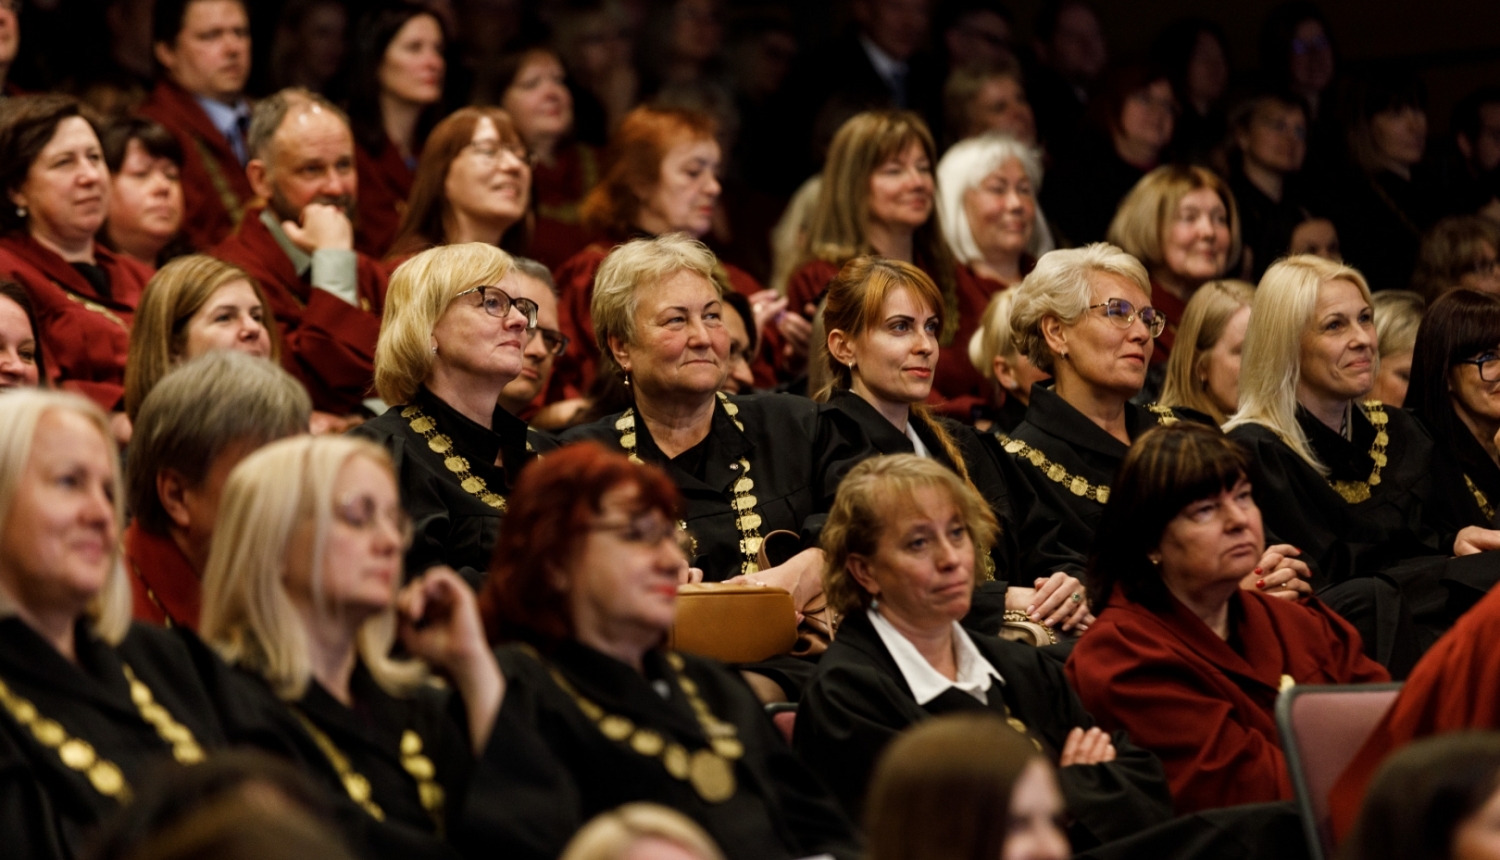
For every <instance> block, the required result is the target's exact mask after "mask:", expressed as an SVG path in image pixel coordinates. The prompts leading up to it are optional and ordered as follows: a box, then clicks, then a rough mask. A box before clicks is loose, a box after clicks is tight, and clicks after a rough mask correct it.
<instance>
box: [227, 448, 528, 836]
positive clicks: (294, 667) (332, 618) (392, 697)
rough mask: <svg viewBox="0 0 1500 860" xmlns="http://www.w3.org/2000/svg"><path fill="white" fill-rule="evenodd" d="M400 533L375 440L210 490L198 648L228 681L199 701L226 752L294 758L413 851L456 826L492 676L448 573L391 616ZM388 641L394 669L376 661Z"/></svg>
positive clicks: (267, 461)
mask: <svg viewBox="0 0 1500 860" xmlns="http://www.w3.org/2000/svg"><path fill="white" fill-rule="evenodd" d="M410 525H411V523H410V520H408V519H407V517H406V514H405V513H404V512H403V511H402V509H401V504H400V499H399V498H398V496H397V491H396V479H395V472H394V470H393V468H392V464H391V459H390V456H389V455H388V454H387V453H386V452H385V450H384V449H382V448H380V447H379V446H377V445H375V444H374V443H372V442H369V441H366V440H363V439H354V438H349V437H346V436H331V437H330V436H323V437H318V436H298V437H294V438H291V439H283V440H281V441H279V442H274V443H272V444H270V445H267V446H266V447H264V448H261V449H260V450H258V451H256V452H255V453H254V454H251V455H250V456H249V457H247V458H245V460H244V461H243V462H241V463H240V464H239V465H238V466H236V467H235V469H234V471H233V472H231V473H230V475H229V480H228V481H227V483H226V484H225V487H224V498H223V504H222V505H221V507H220V511H219V517H218V523H217V529H216V530H217V532H218V537H217V538H216V539H215V540H214V544H213V550H212V552H211V553H210V555H209V559H208V570H207V571H206V573H205V575H204V579H203V624H202V636H203V640H204V641H205V642H207V643H208V644H209V645H210V646H212V647H213V649H214V650H215V651H217V652H218V654H219V656H221V657H222V658H223V659H224V661H225V662H227V663H228V664H229V666H230V667H232V668H229V669H225V668H224V667H223V666H222V665H218V666H217V671H215V672H214V673H213V675H214V681H213V688H214V691H215V694H216V697H217V702H216V705H217V706H218V707H219V708H220V710H221V712H222V713H223V714H224V721H225V731H226V733H227V734H228V735H229V736H230V738H231V739H232V740H233V741H234V742H236V743H241V744H246V743H248V744H250V745H254V746H257V747H260V748H262V749H265V750H267V751H269V752H272V753H275V754H277V755H281V756H284V757H287V758H290V759H291V760H293V761H294V762H297V763H298V764H299V765H301V766H302V767H303V768H304V769H305V770H306V771H308V772H309V773H311V774H313V775H315V777H316V778H318V779H319V780H320V781H321V782H322V783H323V784H324V785H325V787H326V788H327V789H328V790H330V791H331V792H333V793H334V796H335V797H340V798H341V799H342V798H347V800H348V803H345V804H343V806H344V808H345V809H348V808H349V807H351V806H357V807H359V808H361V809H362V810H363V812H364V814H365V815H367V816H368V818H369V819H370V820H369V821H364V822H362V823H363V824H365V825H366V828H367V829H366V830H365V832H366V833H368V834H371V837H370V838H371V840H372V841H373V839H374V838H375V837H374V836H373V834H376V833H380V834H382V836H381V838H384V834H390V835H391V836H392V838H395V836H396V835H397V834H399V835H400V836H402V837H404V838H405V839H407V840H409V841H411V842H413V843H415V844H418V845H421V844H424V843H428V842H431V841H433V839H434V837H435V838H437V839H441V838H442V836H443V834H444V832H445V830H446V829H447V827H448V826H449V823H450V822H451V823H453V824H457V823H458V822H460V821H461V820H462V816H463V810H464V804H463V798H464V795H463V786H464V784H465V782H466V781H467V779H468V777H469V775H470V772H471V771H472V769H473V757H474V756H475V755H477V754H478V753H479V752H480V751H481V750H483V749H484V748H485V746H486V744H487V742H488V739H489V734H490V729H491V727H492V726H493V725H494V720H495V714H496V713H497V712H498V710H499V708H500V702H501V699H502V697H503V693H504V679H503V678H502V677H501V675H500V670H499V666H498V665H497V663H496V662H495V658H494V655H493V654H492V653H491V651H490V649H489V648H488V647H487V645H486V643H485V641H484V631H483V626H482V624H481V623H480V620H479V614H478V611H477V608H476V606H475V603H474V595H473V592H472V591H470V589H469V588H468V586H466V585H465V584H464V582H463V580H461V579H459V578H458V577H457V576H456V575H454V573H453V572H452V571H451V570H441V571H429V572H428V573H426V574H424V575H423V576H422V577H420V578H419V579H418V580H417V581H415V582H413V583H412V584H411V585H410V586H408V587H407V588H406V589H404V590H402V591H401V593H400V599H399V605H398V599H397V591H398V589H400V588H401V555H402V546H403V544H404V542H405V540H406V539H407V537H408V536H409V535H410ZM398 628H399V634H400V641H401V643H402V645H403V646H404V650H405V652H406V653H407V654H409V655H412V657H409V658H407V659H401V660H398V659H396V658H393V657H391V656H390V654H391V649H392V646H393V645H394V644H395V641H396V639H397V634H398ZM413 658H415V659H413ZM429 672H438V673H440V674H441V675H442V676H443V677H444V678H445V679H446V681H447V683H448V685H449V687H448V689H451V690H452V691H454V693H456V695H457V696H458V698H459V701H457V702H453V703H451V705H450V702H449V701H448V700H449V698H450V694H449V693H448V692H447V690H443V689H440V688H439V687H437V686H436V685H433V684H431V683H428V681H429ZM455 711H461V712H462V713H463V714H464V716H465V717H466V720H465V721H460V720H457V719H455V718H454V712H455ZM465 725H466V726H467V731H465V730H464V727H465ZM381 825H383V826H381ZM412 831H415V833H413V832H412ZM417 834H423V835H425V837H426V838H418V837H417ZM425 853H426V854H427V855H429V856H430V855H432V854H435V853H437V852H436V851H433V850H429V851H427V852H425Z"/></svg>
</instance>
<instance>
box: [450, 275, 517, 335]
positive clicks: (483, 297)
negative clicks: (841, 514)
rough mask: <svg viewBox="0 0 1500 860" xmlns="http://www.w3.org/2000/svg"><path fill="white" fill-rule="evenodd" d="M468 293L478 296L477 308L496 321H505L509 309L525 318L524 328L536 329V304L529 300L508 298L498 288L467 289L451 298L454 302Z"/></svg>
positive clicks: (508, 295)
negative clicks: (518, 312)
mask: <svg viewBox="0 0 1500 860" xmlns="http://www.w3.org/2000/svg"><path fill="white" fill-rule="evenodd" d="M470 293H478V294H479V306H480V307H482V308H484V312H485V313H487V314H489V315H490V316H492V317H495V318H496V319H505V317H506V316H507V315H508V314H510V309H511V308H515V309H516V310H518V311H520V312H521V314H522V315H523V316H525V317H526V328H528V329H534V328H536V312H537V304H536V302H534V301H532V300H531V299H513V298H511V297H510V293H507V292H506V291H504V290H502V289H500V288H499V287H487V286H486V287H470V288H469V289H467V290H464V291H463V292H461V293H459V294H458V295H456V296H454V297H453V298H454V300H455V301H456V300H458V299H461V298H463V297H464V296H467V295H468V294H470Z"/></svg>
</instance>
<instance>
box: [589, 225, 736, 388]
mask: <svg viewBox="0 0 1500 860" xmlns="http://www.w3.org/2000/svg"><path fill="white" fill-rule="evenodd" d="M718 264H719V261H718V259H717V258H715V257H714V252H713V251H710V250H708V246H707V245H705V244H703V243H702V242H699V241H698V240H697V239H694V238H692V237H691V236H688V235H687V234H686V233H667V234H666V235H663V236H657V237H656V238H654V239H633V240H631V241H629V242H626V243H625V244H623V245H618V246H616V247H615V249H614V250H613V251H610V252H609V256H608V257H605V258H604V262H603V263H601V264H600V266H599V271H598V273H596V274H595V275H594V297H593V299H592V300H590V302H589V316H590V317H592V318H593V320H594V339H595V341H596V342H597V343H598V344H599V354H600V355H602V356H604V357H605V358H606V360H608V361H609V362H611V363H613V362H614V360H615V357H614V356H615V353H614V350H612V349H610V346H609V340H610V338H616V339H618V340H619V341H620V342H621V343H626V344H629V343H635V311H636V308H637V307H639V306H640V303H641V288H642V287H644V286H647V285H651V286H655V285H657V284H659V283H661V282H662V281H664V280H666V279H667V278H668V277H669V276H671V275H675V274H677V273H678V272H682V271H688V272H693V273H694V274H698V275H702V276H703V277H704V279H705V280H707V281H708V282H709V283H710V284H713V285H714V289H716V290H720V292H721V294H722V288H721V287H719V282H718V279H717V278H715V277H714V269H715V268H716V267H717V266H718Z"/></svg>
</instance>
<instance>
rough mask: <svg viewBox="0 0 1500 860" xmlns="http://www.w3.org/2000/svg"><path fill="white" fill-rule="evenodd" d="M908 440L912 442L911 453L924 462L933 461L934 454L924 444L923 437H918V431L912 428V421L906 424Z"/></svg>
mask: <svg viewBox="0 0 1500 860" xmlns="http://www.w3.org/2000/svg"><path fill="white" fill-rule="evenodd" d="M906 438H907V439H909V440H911V452H912V453H913V454H916V455H917V456H918V457H921V458H922V459H924V460H931V459H932V452H931V451H929V450H927V446H926V445H925V444H924V443H923V442H922V437H921V436H918V435H917V429H916V428H915V427H913V426H911V422H910V421H908V422H906Z"/></svg>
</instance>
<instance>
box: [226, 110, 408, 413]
mask: <svg viewBox="0 0 1500 860" xmlns="http://www.w3.org/2000/svg"><path fill="white" fill-rule="evenodd" d="M248 144H249V151H250V162H249V163H248V164H247V165H246V166H245V175H246V177H247V178H248V179H249V181H250V187H251V188H252V189H253V190H254V192H255V195H256V197H257V198H259V199H260V200H263V201H268V202H267V203H266V205H264V206H262V207H259V208H252V209H250V210H247V211H246V213H245V217H244V220H242V221H241V222H240V226H239V229H238V230H236V231H235V234H234V235H233V236H231V237H229V238H228V239H226V240H225V241H224V242H223V243H221V244H220V245H219V246H218V247H217V248H215V249H214V250H213V251H212V252H211V253H212V254H213V256H215V257H218V258H219V259H221V260H224V261H225V262H228V263H233V264H234V265H236V266H239V267H240V268H242V269H244V270H245V271H247V272H249V273H250V275H251V277H253V278H255V279H256V280H257V281H258V282H259V283H260V286H261V289H263V290H265V293H266V299H267V301H269V302H270V304H271V310H272V312H273V313H275V315H276V321H277V323H278V324H279V326H280V328H281V337H282V348H281V358H282V363H283V364H284V365H286V368H287V370H289V371H291V372H292V374H293V375H295V376H296V377H297V378H298V379H300V380H301V381H302V384H303V385H305V386H307V391H308V393H309V394H311V395H312V400H313V408H314V409H316V410H318V411H319V412H322V413H332V414H334V415H342V416H352V415H355V414H358V413H359V412H360V410H361V409H363V408H371V409H374V410H375V411H377V412H378V411H381V407H380V406H379V405H378V404H375V403H373V402H367V401H366V400H365V398H366V397H368V396H370V395H369V394H368V392H369V391H370V390H371V386H372V383H373V381H374V374H375V340H376V338H377V337H378V336H379V334H380V311H381V308H382V306H383V305H384V301H385V287H386V276H385V273H384V271H383V269H382V268H381V267H380V265H379V264H378V263H376V262H375V261H374V260H372V259H370V258H369V257H366V256H364V255H363V254H358V253H356V252H355V251H354V224H353V215H354V211H355V210H354V201H355V193H356V179H355V172H354V136H353V135H352V134H351V133H350V131H349V121H348V119H347V118H345V116H344V114H343V112H341V111H340V110H339V109H338V108H336V107H334V106H333V104H332V103H330V102H329V101H328V100H326V99H324V98H323V97H322V96H319V95H316V94H314V93H311V92H309V91H307V90H304V89H300V88H291V89H285V90H282V91H280V92H278V93H276V94H274V95H272V96H270V97H268V98H266V99H264V100H262V101H261V102H260V103H258V104H257V105H256V106H255V111H254V113H252V114H251V117H250V131H249V135H248ZM319 419H321V420H319ZM313 423H314V425H315V426H314V429H315V430H316V429H332V430H337V429H340V428H339V427H338V426H337V424H335V423H331V422H329V421H328V419H327V418H326V417H323V416H315V420H314V422H313Z"/></svg>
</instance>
